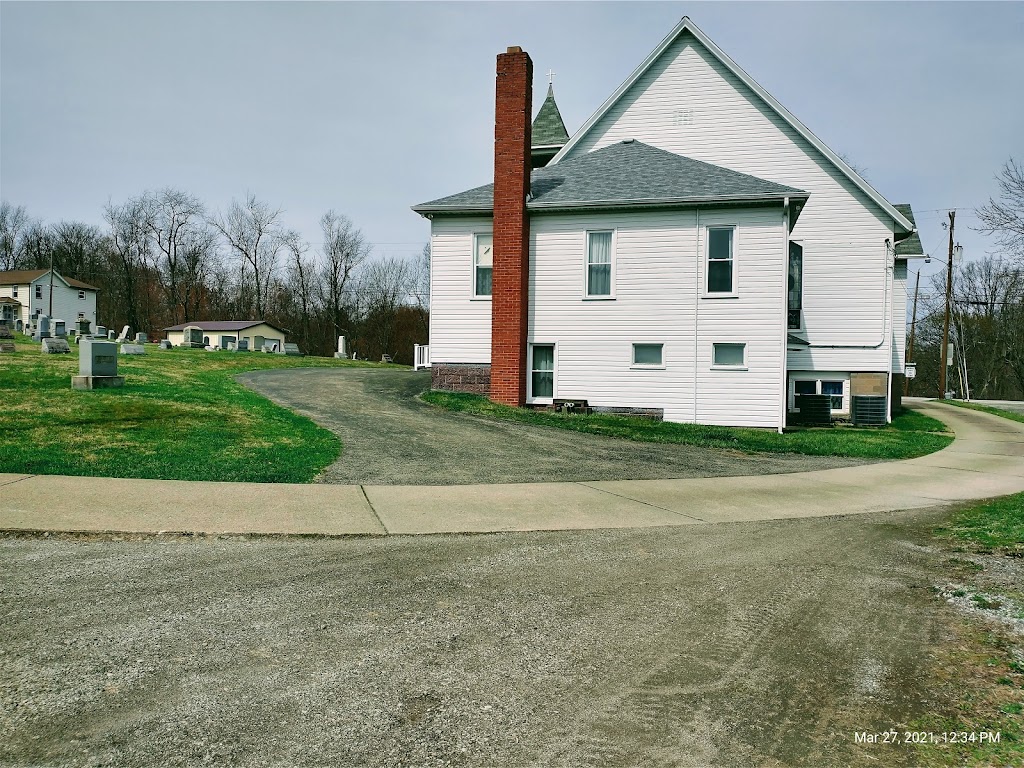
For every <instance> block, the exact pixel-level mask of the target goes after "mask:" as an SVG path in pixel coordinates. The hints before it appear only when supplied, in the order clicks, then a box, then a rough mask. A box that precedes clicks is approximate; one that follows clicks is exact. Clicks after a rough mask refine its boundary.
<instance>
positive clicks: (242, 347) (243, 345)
mask: <svg viewBox="0 0 1024 768" xmlns="http://www.w3.org/2000/svg"><path fill="white" fill-rule="evenodd" d="M235 351H236V352H248V351H249V340H248V339H239V340H238V344H237V345H236V346H235Z"/></svg>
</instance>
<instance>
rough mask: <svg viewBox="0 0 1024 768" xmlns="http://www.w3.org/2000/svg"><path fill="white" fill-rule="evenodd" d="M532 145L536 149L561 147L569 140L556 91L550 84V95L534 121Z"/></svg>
mask: <svg viewBox="0 0 1024 768" xmlns="http://www.w3.org/2000/svg"><path fill="white" fill-rule="evenodd" d="M532 136H533V139H532V142H531V143H532V144H533V146H534V147H552V146H554V147H561V146H563V145H564V144H565V142H567V141H568V140H569V133H568V132H567V131H566V130H565V123H563V122H562V114H561V113H560V112H559V111H558V105H557V104H555V89H554V87H553V86H552V85H551V84H550V83H549V84H548V95H547V98H546V99H544V103H543V104H541V105H540V112H538V113H537V117H536V119H534V121H533V130H532Z"/></svg>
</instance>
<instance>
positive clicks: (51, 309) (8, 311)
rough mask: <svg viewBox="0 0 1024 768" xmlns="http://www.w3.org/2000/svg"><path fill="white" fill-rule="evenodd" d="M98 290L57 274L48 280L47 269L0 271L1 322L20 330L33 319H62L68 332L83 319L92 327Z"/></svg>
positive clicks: (93, 325)
mask: <svg viewBox="0 0 1024 768" xmlns="http://www.w3.org/2000/svg"><path fill="white" fill-rule="evenodd" d="M51 288H52V290H51ZM98 291H99V288H97V287H96V286H94V285H89V284H88V283H83V282H82V281H81V280H75V279H73V278H70V277H63V276H62V275H60V274H59V273H58V272H56V271H54V272H53V279H52V280H51V279H50V270H48V269H23V270H14V271H10V272H0V320H6V321H7V324H8V325H11V326H14V327H15V328H17V329H18V330H22V329H24V328H25V327H26V325H27V324H28V323H29V322H30V321H31V320H32V319H33V318H36V317H39V316H40V315H47V316H48V317H50V318H52V319H60V320H64V321H65V322H66V323H67V327H68V329H69V330H71V329H73V328H74V323H75V321H76V320H78V319H81V318H84V319H86V320H88V321H89V322H90V323H92V327H93V328H95V327H96V294H97V292H98ZM19 321H20V325H19Z"/></svg>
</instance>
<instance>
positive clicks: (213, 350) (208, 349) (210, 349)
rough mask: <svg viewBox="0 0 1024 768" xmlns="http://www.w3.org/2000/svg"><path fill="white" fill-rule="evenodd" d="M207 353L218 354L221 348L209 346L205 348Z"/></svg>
mask: <svg viewBox="0 0 1024 768" xmlns="http://www.w3.org/2000/svg"><path fill="white" fill-rule="evenodd" d="M205 349H206V351H207V352H216V351H217V350H218V349H220V347H215V346H213V345H212V344H207V345H206V347H205Z"/></svg>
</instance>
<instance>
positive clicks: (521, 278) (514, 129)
mask: <svg viewBox="0 0 1024 768" xmlns="http://www.w3.org/2000/svg"><path fill="white" fill-rule="evenodd" d="M497 72H498V74H497V84H496V87H495V93H496V98H495V109H494V263H493V268H492V273H491V278H492V289H491V400H493V401H494V402H496V403H502V404H504V405H516V406H518V405H524V404H525V403H526V368H527V360H526V336H527V332H528V322H527V316H528V313H529V309H530V286H529V281H530V219H529V217H528V216H527V214H526V196H527V195H528V194H529V192H530V127H531V120H530V117H531V114H530V113H531V111H532V104H533V61H531V59H530V54H528V53H526V52H524V51H523V49H522V48H520V47H519V46H513V47H510V48H509V49H508V51H507V52H506V53H501V54H498V67H497Z"/></svg>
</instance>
